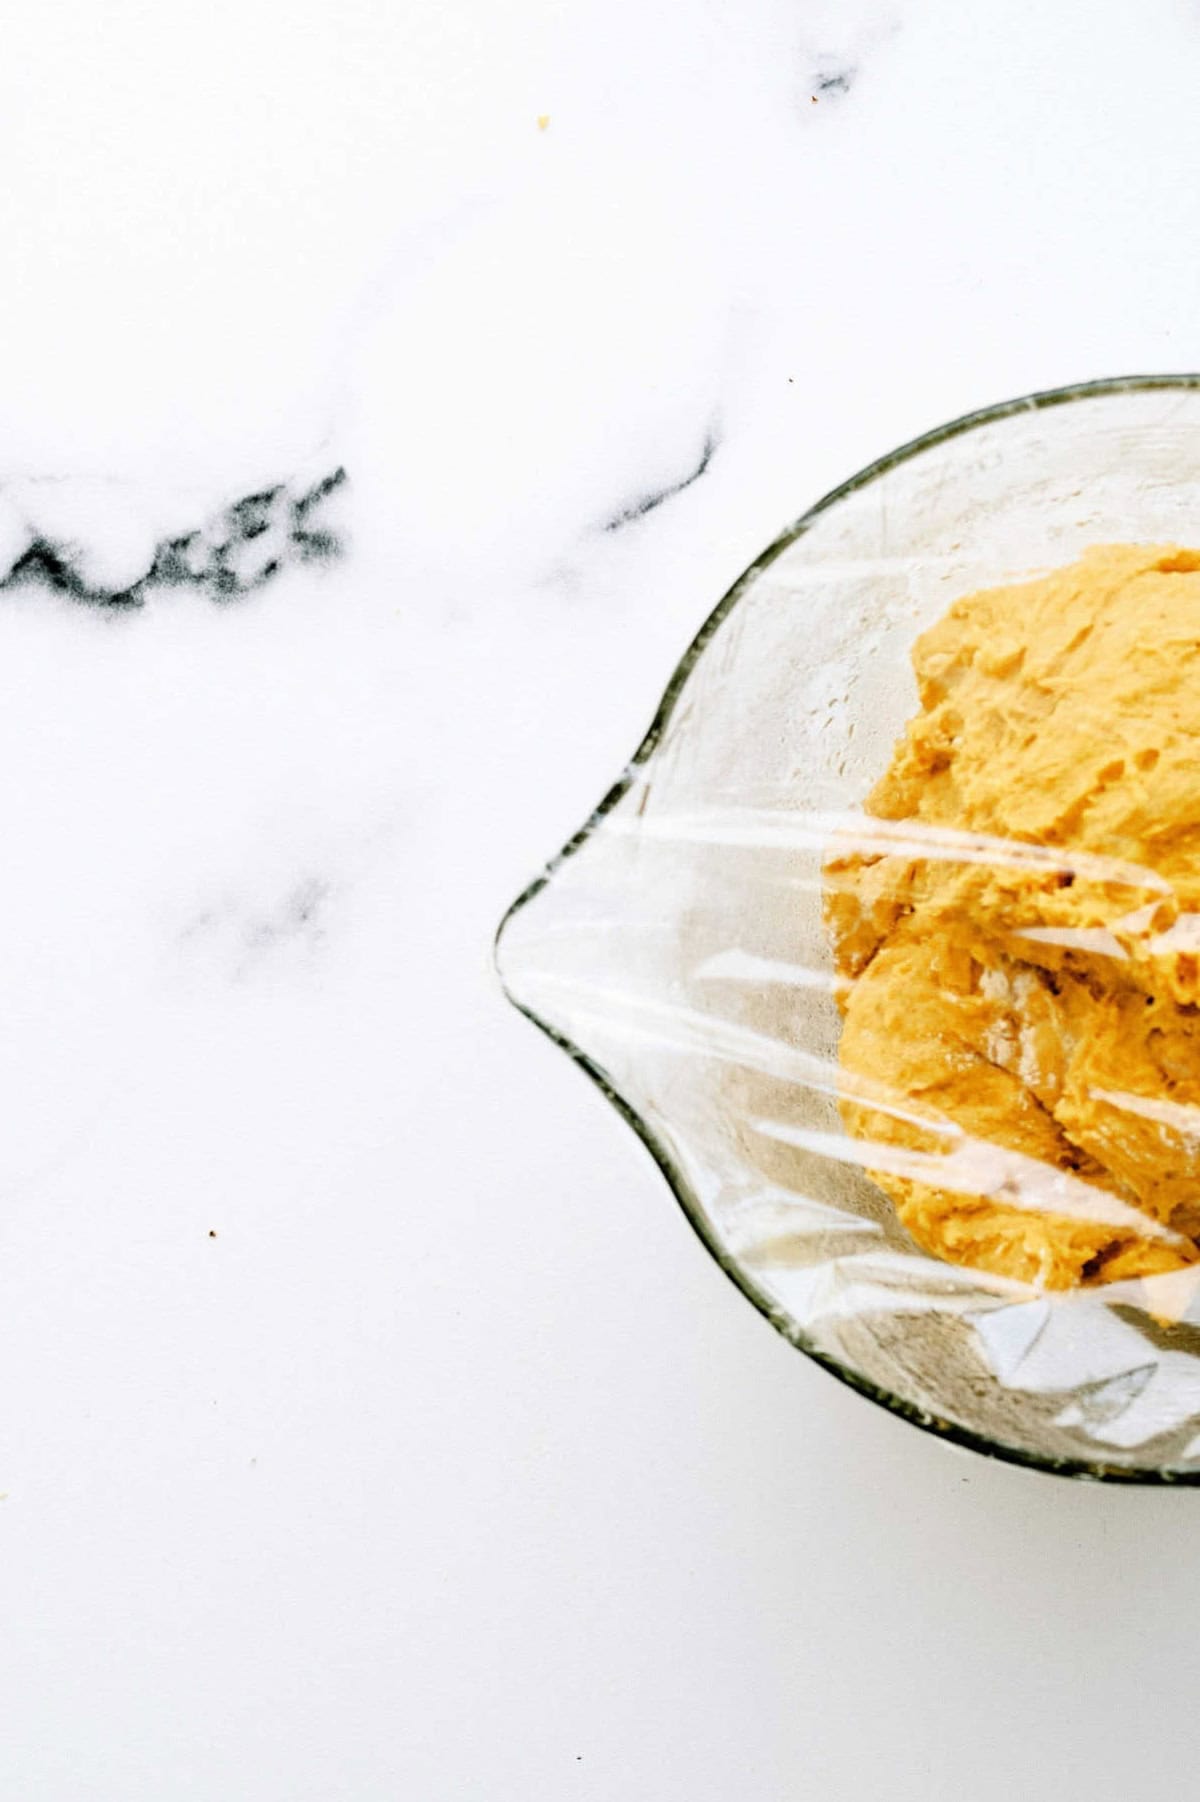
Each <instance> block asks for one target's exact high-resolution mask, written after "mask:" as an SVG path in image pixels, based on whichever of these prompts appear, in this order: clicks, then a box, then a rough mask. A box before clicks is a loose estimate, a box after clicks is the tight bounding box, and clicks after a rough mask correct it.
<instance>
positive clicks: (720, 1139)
mask: <svg viewBox="0 0 1200 1802" xmlns="http://www.w3.org/2000/svg"><path fill="white" fill-rule="evenodd" d="M1133 541H1141V542H1151V543H1184V544H1190V545H1195V544H1196V543H1197V542H1200V376H1169V377H1129V378H1124V379H1120V380H1113V381H1105V382H1096V383H1090V384H1088V385H1086V386H1080V387H1075V388H1063V389H1058V390H1055V391H1053V392H1050V393H1045V394H1034V395H1029V396H1027V397H1025V398H1023V399H1021V400H1016V401H1012V402H1010V403H1008V404H1006V405H1003V406H999V407H992V408H988V409H986V410H985V411H983V412H980V413H975V414H972V415H970V416H969V417H967V418H965V419H960V420H956V421H954V422H953V423H952V424H950V425H946V426H943V427H942V428H941V429H940V430H938V431H935V432H931V433H929V434H928V435H927V436H926V437H923V438H919V439H917V440H916V441H915V442H913V443H911V444H907V445H904V446H903V447H901V448H900V449H899V450H896V451H893V452H892V453H891V454H890V455H888V456H886V457H883V458H881V459H880V461H879V462H877V463H874V464H872V465H871V467H870V468H869V469H866V470H864V471H862V473H861V474H859V475H856V476H854V477H853V478H852V479H851V480H850V481H848V482H846V483H844V484H843V485H842V486H841V487H840V488H837V489H835V490H834V492H833V493H832V494H829V495H827V496H826V497H825V498H824V499H823V500H822V501H820V502H818V504H817V505H816V506H815V507H813V508H812V510H811V511H810V512H808V513H806V514H805V515H804V517H803V518H802V519H800V520H799V521H798V522H797V523H796V524H795V525H794V526H791V527H789V529H788V530H787V531H786V532H784V534H783V535H782V536H781V537H780V538H779V539H778V540H777V541H776V542H775V543H774V544H773V545H772V546H771V547H770V548H769V549H768V550H767V551H766V552H764V554H763V555H762V556H761V557H760V558H758V560H757V561H756V562H755V563H754V564H752V565H751V567H750V568H749V569H748V570H747V571H746V573H745V574H744V575H743V576H742V577H741V579H740V580H739V581H738V582H737V583H736V584H735V585H734V587H733V588H732V589H731V590H730V592H729V593H728V594H727V595H726V596H725V598H724V600H722V601H721V603H720V605H719V606H718V607H717V609H716V611H715V612H714V613H713V614H712V617H711V618H710V619H709V620H708V621H707V623H706V624H705V626H704V627H703V629H702V630H701V632H700V634H699V636H698V637H697V639H696V641H695V643H694V644H693V645H692V646H691V648H690V650H689V651H688V652H687V655H686V656H685V657H684V659H683V662H682V663H681V665H680V666H679V668H678V670H677V671H676V672H675V674H674V676H673V677H672V678H671V681H670V684H669V685H668V688H667V691H666V694H665V695H664V697H663V701H662V704H661V706H660V708H659V710H658V714H657V716H656V718H655V720H654V722H653V724H652V725H651V727H650V730H649V732H648V733H647V735H646V738H645V740H644V741H643V743H642V744H641V746H640V747H639V748H638V750H637V752H636V753H635V755H634V757H633V760H632V762H631V763H630V765H629V767H628V768H627V769H626V770H625V772H624V773H623V774H622V776H621V777H620V779H619V781H618V782H617V783H616V785H615V786H614V787H613V789H612V790H611V791H610V792H609V794H608V795H607V796H606V797H605V798H604V800H603V801H602V802H601V804H600V806H599V807H598V808H597V809H596V811H595V813H594V814H593V815H592V817H591V818H590V819H589V821H588V822H587V824H586V825H585V826H584V828H583V829H582V831H580V832H579V833H578V834H577V835H576V837H575V838H573V839H572V840H571V842H570V843H569V844H568V845H567V846H566V847H565V848H564V849H563V850H562V851H561V852H560V853H559V855H558V856H557V857H556V858H555V860H554V861H553V863H552V864H551V865H550V866H549V868H548V869H547V871H546V872H545V874H543V875H542V876H540V877H539V878H538V879H537V881H535V882H534V883H533V884H532V885H531V886H530V887H529V888H528V889H527V890H526V892H525V893H524V894H523V895H522V896H521V897H520V899H519V900H518V901H517V902H516V903H515V904H514V905H513V907H512V908H511V909H510V910H509V913H508V914H507V916H506V917H505V920H504V922H503V924H502V926H501V929H500V933H499V937H498V941H497V962H498V967H499V971H500V975H501V978H502V981H503V984H504V987H505V989H506V991H507V993H508V995H509V996H510V998H511V999H512V1000H513V1002H514V1003H515V1004H516V1006H517V1007H518V1008H520V1010H521V1011H522V1012H523V1013H524V1014H526V1015H527V1016H528V1017H529V1018H530V1019H531V1020H533V1021H534V1022H535V1023H536V1024H537V1025H539V1026H540V1027H542V1029H543V1030H544V1031H546V1032H547V1033H549V1034H550V1036H551V1037H552V1038H553V1039H554V1040H555V1041H556V1042H557V1043H558V1044H560V1045H561V1046H562V1047H563V1049H564V1050H565V1051H566V1052H568V1053H569V1055H570V1056H571V1057H572V1058H574V1059H575V1060H576V1062H578V1063H579V1064H580V1065H581V1066H582V1067H583V1069H585V1070H586V1071H587V1072H588V1074H589V1075H590V1076H591V1077H592V1078H593V1079H594V1080H595V1081H596V1082H597V1083H598V1084H599V1086H600V1087H601V1089H602V1090H603V1091H604V1093H605V1094H606V1095H607V1096H608V1098H609V1100H610V1101H612V1103H613V1104H614V1106H615V1107H616V1108H617V1109H618V1110H619V1112H620V1113H621V1114H622V1115H623V1116H624V1117H625V1119H626V1120H627V1121H628V1122H629V1124H630V1125H631V1126H632V1127H633V1128H634V1130H635V1131H636V1132H637V1133H638V1134H639V1136H640V1137H641V1138H642V1139H643V1140H644V1142H645V1144H646V1145H647V1147H648V1148H649V1150H650V1152H651V1153H652V1155H653V1156H654V1158H655V1159H656V1160H657V1162H658V1164H659V1166H660V1167H661V1169H662V1171H663V1173H664V1175H665V1176H666V1178H667V1180H668V1182H669V1183H670V1185H671V1187H672V1189H673V1190H674V1193H675V1195H676V1196H677V1198H678V1200H679V1202H680V1204H681V1206H682V1208H683V1210H684V1212H685V1214H686V1215H687V1217H688V1219H689V1220H690V1221H691V1223H692V1225H693V1226H694V1227H695V1229H696V1231H697V1232H698V1233H699V1234H700V1236H701V1238H702V1239H703V1241H704V1243H705V1245H706V1246H707V1247H708V1249H709V1250H710V1252H711V1253H712V1255H713V1256H714V1257H715V1258H716V1260H717V1261H718V1263H719V1264H720V1265H721V1266H722V1268H723V1269H724V1270H725V1271H726V1272H727V1273H728V1275H729V1276H730V1277H732V1279H733V1280H734V1282H735V1283H736V1284H737V1285H738V1287H739V1288H740V1289H741V1290H742V1291H743V1293H744V1294H745V1295H746V1296H747V1297H749V1299H750V1300H751V1301H752V1302H753V1303H754V1304H755V1306H756V1307H758V1308H759V1309H760V1310H761V1311H762V1312H763V1313H764V1314H765V1315H766V1316H767V1318H768V1319H769V1320H770V1321H771V1322H772V1324H773V1325H774V1326H775V1327H777V1328H778V1330H779V1331H780V1332H781V1333H782V1334H784V1336H785V1337H786V1338H788V1339H789V1340H790V1341H791V1342H792V1343H793V1344H794V1345H796V1346H798V1347H799V1348H800V1349H801V1350H802V1351H804V1352H806V1353H807V1354H808V1356H810V1357H812V1358H814V1359H816V1360H817V1361H818V1362H819V1363H821V1364H823V1365H824V1366H825V1367H826V1368H827V1369H829V1370H831V1371H832V1372H834V1374H836V1375H837V1376H839V1377H840V1378H841V1379H842V1380H843V1381H845V1382H847V1383H849V1384H851V1385H852V1386H853V1387H854V1388H856V1389H858V1390H860V1391H861V1392H862V1393H863V1394H864V1395H868V1396H870V1397H871V1398H872V1399H873V1400H875V1401H877V1402H879V1403H881V1404H882V1405H884V1406H885V1407H888V1408H890V1409H892V1410H893V1411H894V1412H896V1413H898V1414H900V1415H902V1416H904V1417H905V1418H906V1419H908V1420H910V1421H912V1422H914V1423H915V1424H916V1425H919V1426H921V1427H924V1428H927V1429H929V1430H931V1431H934V1432H937V1433H940V1434H943V1435H945V1436H946V1437H948V1438H950V1439H953V1440H955V1441H957V1442H958V1443H960V1444H963V1445H968V1446H972V1447H974V1448H976V1449H977V1450H980V1451H984V1452H988V1453H991V1454H993V1455H995V1456H997V1457H1001V1458H1006V1459H1009V1460H1012V1461H1015V1462H1019V1463H1024V1464H1030V1465H1034V1466H1037V1467H1039V1468H1042V1469H1046V1470H1051V1471H1055V1472H1059V1473H1061V1474H1064V1475H1074V1476H1084V1477H1093V1478H1105V1479H1123V1480H1126V1481H1130V1480H1132V1481H1136V1482H1175V1483H1187V1482H1200V1294H1198V1292H1197V1291H1198V1287H1200V1273H1194V1272H1193V1271H1191V1270H1189V1271H1184V1272H1182V1273H1176V1274H1175V1275H1173V1276H1172V1277H1170V1278H1154V1279H1150V1280H1149V1281H1148V1282H1144V1281H1139V1282H1126V1283H1114V1284H1111V1285H1109V1286H1108V1287H1106V1288H1097V1289H1088V1290H1080V1291H1074V1292H1070V1293H1047V1292H1043V1291H1041V1290H1039V1289H1037V1288H1034V1287H1030V1286H1026V1285H1021V1284H1017V1283H1013V1282H1011V1281H1006V1280H1002V1279H999V1278H996V1277H991V1276H987V1275H985V1274H983V1273H980V1272H976V1271H972V1270H968V1269H962V1268H958V1267H954V1266H950V1265H948V1264H945V1263H942V1262H939V1261H938V1260H936V1259H934V1258H932V1257H929V1256H927V1255H926V1254H925V1253H924V1252H922V1251H921V1250H920V1249H919V1247H917V1246H916V1245H915V1244H914V1242H913V1241H912V1240H911V1239H910V1238H909V1236H908V1234H907V1233H906V1232H905V1231H904V1229H903V1228H902V1227H901V1226H900V1225H899V1223H898V1221H897V1220H896V1218H895V1215H894V1214H893V1212H892V1209H891V1207H890V1204H889V1203H888V1202H887V1200H886V1199H885V1198H884V1196H883V1195H882V1194H881V1193H880V1191H879V1190H878V1189H876V1187H875V1186H874V1184H873V1183H872V1182H871V1181H870V1179H869V1178H868V1177H867V1176H866V1175H865V1174H864V1172H863V1171H862V1169H861V1168H860V1167H859V1162H858V1161H856V1160H855V1159H854V1158H853V1157H847V1156H845V1155H844V1154H843V1148H844V1147H845V1146H846V1145H847V1144H848V1143H849V1141H848V1140H847V1136H846V1134H845V1132H844V1129H843V1127H842V1125H841V1122H840V1119H839V1117H838V1113H837V1109H836V1105H835V1093H836V1047H837V1037H838V1016H837V1012H836V1009H835V1007H834V1004H833V1000H832V996H831V974H830V961H829V951H828V947H827V945H826V942H825V936H824V933H823V930H822V925H821V862H822V857H823V854H824V852H825V850H826V849H827V846H828V843H829V835H830V827H829V825H828V822H829V821H831V820H835V819H844V818H845V816H846V813H847V810H853V809H855V808H858V807H860V806H861V803H862V800H863V798H864V797H865V795H866V793H867V791H868V790H869V788H870V787H871V785H872V783H873V782H874V780H875V778H876V776H877V775H878V774H879V773H880V772H881V771H882V770H883V768H884V767H885V765H886V763H887V761H888V757H889V755H890V751H891V747H892V744H893V742H894V740H895V739H896V738H897V736H898V735H899V734H900V732H901V730H902V728H903V725H904V722H905V721H906V719H907V718H908V717H909V716H910V714H911V713H912V712H913V711H914V708H915V704H916V694H915V687H914V683H913V678H912V673H911V669H910V665H909V651H910V648H911V645H912V642H913V639H914V638H915V637H916V635H917V634H918V633H919V632H921V631H922V630H924V628H925V627H927V626H928V625H930V624H932V623H933V621H934V620H936V619H937V618H938V617H939V616H940V615H941V614H942V613H943V612H944V611H945V609H946V607H947V606H948V604H949V603H950V602H951V601H952V600H953V599H955V598H956V597H957V596H959V595H962V594H966V593H969V592H970V591H972V590H974V589H977V588H982V587H989V586H993V585H997V584H1001V583H1006V582H1010V581H1013V580H1015V579H1019V578H1021V577H1025V576H1028V575H1033V574H1036V573H1038V572H1040V571H1042V570H1045V569H1048V568H1051V567H1053V566H1055V565H1058V564H1063V563H1066V562H1069V561H1070V560H1072V559H1073V558H1074V557H1076V556H1077V555H1078V553H1079V552H1080V551H1082V550H1083V549H1084V548H1086V547H1087V546H1088V545H1092V544H1096V543H1118V542H1133ZM1198 630H1200V622H1198ZM1198 804H1200V797H1198ZM1168 1322H1169V1324H1168Z"/></svg>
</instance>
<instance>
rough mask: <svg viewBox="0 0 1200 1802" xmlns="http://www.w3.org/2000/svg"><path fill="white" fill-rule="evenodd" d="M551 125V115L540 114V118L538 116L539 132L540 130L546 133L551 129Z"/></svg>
mask: <svg viewBox="0 0 1200 1802" xmlns="http://www.w3.org/2000/svg"><path fill="white" fill-rule="evenodd" d="M549 125H550V115H549V113H539V114H538V116H537V128H538V130H539V131H546V130H547V129H548V128H549Z"/></svg>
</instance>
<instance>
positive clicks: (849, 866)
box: [825, 545, 1200, 1288]
mask: <svg viewBox="0 0 1200 1802" xmlns="http://www.w3.org/2000/svg"><path fill="white" fill-rule="evenodd" d="M913 663H914V667H915V670H916V675H917V683H918V690H919V694H920V703H921V707H920V712H919V713H918V714H917V715H916V716H915V717H914V718H913V719H912V720H911V721H910V722H909V725H908V727H907V730H906V732H905V735H904V737H903V739H902V740H901V742H900V743H899V745H898V746H897V747H896V751H895V753H894V755H893V758H892V762H891V765H890V767H889V768H888V770H887V772H886V774H885V775H884V776H883V778H882V779H881V781H880V782H879V783H878V785H877V786H876V788H875V789H874V791H873V792H872V794H871V795H870V797H869V799H868V801H867V804H866V813H867V814H868V815H870V816H873V818H872V819H870V820H867V821H866V822H865V823H864V827H863V830H862V831H857V830H856V831H854V832H853V833H851V832H849V831H848V832H847V833H845V834H844V835H843V836H842V838H841V839H840V841H839V843H838V845H837V846H836V847H835V849H834V854H833V855H832V856H831V857H830V858H829V859H828V861H827V863H826V869H825V879H826V895H825V908H826V919H827V922H828V925H829V929H830V932H831V935H832V940H833V947H834V955H835V963H836V969H837V974H838V976H839V978H840V979H841V980H840V984H839V1002H840V1005H841V1007H842V1011H843V1028H842V1037H841V1044H840V1052H839V1056H840V1062H841V1079H840V1080H841V1108H842V1114H843V1117H844V1119H845V1122H846V1125H847V1127H848V1129H849V1130H850V1132H851V1133H852V1134H853V1135H854V1136H855V1137H856V1138H859V1139H863V1140H869V1141H870V1142H871V1148H870V1150H869V1151H868V1150H867V1149H865V1148H864V1154H863V1155H864V1161H865V1162H866V1163H867V1165H868V1168H870V1170H871V1174H872V1176H873V1177H874V1179H875V1181H876V1182H878V1183H879V1185H880V1186H881V1187H882V1188H883V1189H884V1190H885V1191H886V1192H887V1193H888V1194H889V1195H890V1196H891V1198H892V1199H893V1201H894V1203H895V1205H896V1208H897V1211H898V1213H899V1215H900V1218H901V1219H902V1220H903V1222H904V1224H905V1225H906V1226H907V1227H908V1229H909V1230H910V1232H911V1233H912V1234H913V1235H914V1237H915V1238H916V1239H917V1240H918V1241H919V1242H920V1243H921V1244H922V1245H923V1246H925V1247H926V1248H927V1249H928V1250H930V1251H931V1252H934V1253H936V1254H937V1255H938V1256H940V1257H943V1258H947V1259H949V1260H951V1261H953V1262H955V1263H964V1264H973V1265H975V1266H977V1267H980V1268H983V1269H985V1270H990V1271H995V1272H997V1273H999V1274H1001V1275H1004V1276H1010V1277H1014V1278H1017V1279H1019V1280H1022V1281H1032V1282H1037V1283H1040V1284H1042V1285H1044V1286H1046V1287H1049V1288H1067V1287H1070V1286H1072V1285H1073V1284H1076V1283H1080V1282H1110V1281H1113V1280H1115V1279H1117V1278H1121V1277H1129V1276H1144V1275H1151V1274H1155V1273H1158V1272H1160V1271H1165V1270H1172V1269H1177V1268H1179V1267H1181V1266H1183V1265H1186V1264H1192V1263H1196V1262H1197V1261H1198V1260H1200V1252H1198V1250H1197V1240H1200V551H1189V550H1180V549H1177V548H1171V547H1168V548H1165V549H1164V548H1162V547H1154V546H1144V545H1142V546H1139V545H1119V546H1105V547H1100V548H1097V549H1094V550H1091V551H1089V552H1087V553H1086V554H1085V555H1084V556H1083V557H1082V558H1081V559H1080V561H1079V562H1078V563H1075V564H1072V565H1071V566H1070V567H1069V568H1065V569H1060V570H1056V571H1054V572H1053V573H1052V574H1051V575H1049V576H1046V577H1044V578H1041V579H1039V580H1037V581H1031V582H1026V583H1021V584H1019V585H1016V586H1014V587H1010V588H1001V589H991V590H987V591H985V592H983V593H980V594H974V595H970V596H967V597H966V598H965V599H963V600H960V601H957V602H956V603H955V604H954V605H953V606H952V607H951V609H950V611H949V613H948V614H947V615H946V616H945V618H944V619H942V620H941V621H940V622H939V623H938V624H937V625H936V626H934V627H933V629H932V630H931V631H929V632H927V633H926V634H925V635H924V636H923V637H922V638H921V639H920V640H919V641H918V643H917V645H916V647H915V650H914V653H913ZM876 822H878V824H876Z"/></svg>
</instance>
